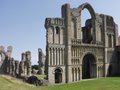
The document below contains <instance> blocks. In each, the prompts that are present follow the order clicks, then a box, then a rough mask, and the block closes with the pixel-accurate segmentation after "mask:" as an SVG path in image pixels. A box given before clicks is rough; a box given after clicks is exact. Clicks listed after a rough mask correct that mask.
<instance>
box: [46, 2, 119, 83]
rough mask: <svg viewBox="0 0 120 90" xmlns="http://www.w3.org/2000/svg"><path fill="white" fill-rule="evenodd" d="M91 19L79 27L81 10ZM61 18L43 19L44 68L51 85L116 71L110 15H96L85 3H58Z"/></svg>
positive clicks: (115, 53) (105, 74)
mask: <svg viewBox="0 0 120 90" xmlns="http://www.w3.org/2000/svg"><path fill="white" fill-rule="evenodd" d="M83 9H87V10H88V11H89V13H90V15H91V18H89V19H87V20H86V22H85V26H84V27H82V26H81V23H83V22H81V13H82V10H83ZM61 14H62V17H61V18H46V20H45V28H46V43H47V45H46V62H45V63H46V69H45V73H46V74H47V79H48V80H49V82H50V83H51V84H54V83H68V82H75V81H79V80H82V79H88V78H98V77H106V76H110V75H114V74H117V73H119V71H118V69H119V68H118V66H119V65H118V63H117V62H118V59H117V51H116V44H117V42H116V38H117V34H118V27H117V24H116V23H115V22H114V19H113V17H112V16H109V15H104V14H97V13H96V12H95V11H94V9H93V8H92V6H91V5H90V4H89V3H83V4H82V5H80V6H79V7H77V8H71V7H70V5H69V4H64V5H62V8H61Z"/></svg>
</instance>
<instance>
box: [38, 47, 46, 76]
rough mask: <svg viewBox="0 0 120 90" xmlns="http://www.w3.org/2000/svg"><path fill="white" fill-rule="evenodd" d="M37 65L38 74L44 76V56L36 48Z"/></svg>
mask: <svg viewBox="0 0 120 90" xmlns="http://www.w3.org/2000/svg"><path fill="white" fill-rule="evenodd" d="M38 64H39V67H40V68H39V71H38V72H39V74H44V70H45V55H44V54H43V51H42V49H41V48H38Z"/></svg>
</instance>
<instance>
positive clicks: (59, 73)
mask: <svg viewBox="0 0 120 90" xmlns="http://www.w3.org/2000/svg"><path fill="white" fill-rule="evenodd" d="M61 82H62V70H61V69H60V68H57V69H55V83H61Z"/></svg>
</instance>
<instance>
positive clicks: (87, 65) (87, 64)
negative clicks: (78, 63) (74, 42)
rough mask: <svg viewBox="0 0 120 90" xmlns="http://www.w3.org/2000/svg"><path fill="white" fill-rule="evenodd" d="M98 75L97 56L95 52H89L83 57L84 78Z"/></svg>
mask: <svg viewBox="0 0 120 90" xmlns="http://www.w3.org/2000/svg"><path fill="white" fill-rule="evenodd" d="M95 77H97V65H96V58H95V56H94V55H93V54H91V53H87V54H85V55H84V57H83V59H82V78H83V79H88V78H95Z"/></svg>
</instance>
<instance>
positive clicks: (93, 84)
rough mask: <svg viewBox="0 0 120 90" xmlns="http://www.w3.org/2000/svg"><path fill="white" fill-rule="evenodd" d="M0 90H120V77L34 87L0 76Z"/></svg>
mask: <svg viewBox="0 0 120 90" xmlns="http://www.w3.org/2000/svg"><path fill="white" fill-rule="evenodd" d="M0 90H120V77H107V78H99V79H95V80H87V81H80V82H76V83H71V84H61V85H51V86H38V87H36V86H33V85H29V84H26V83H23V82H22V81H20V80H16V79H15V78H11V77H9V78H6V77H4V76H0Z"/></svg>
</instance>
